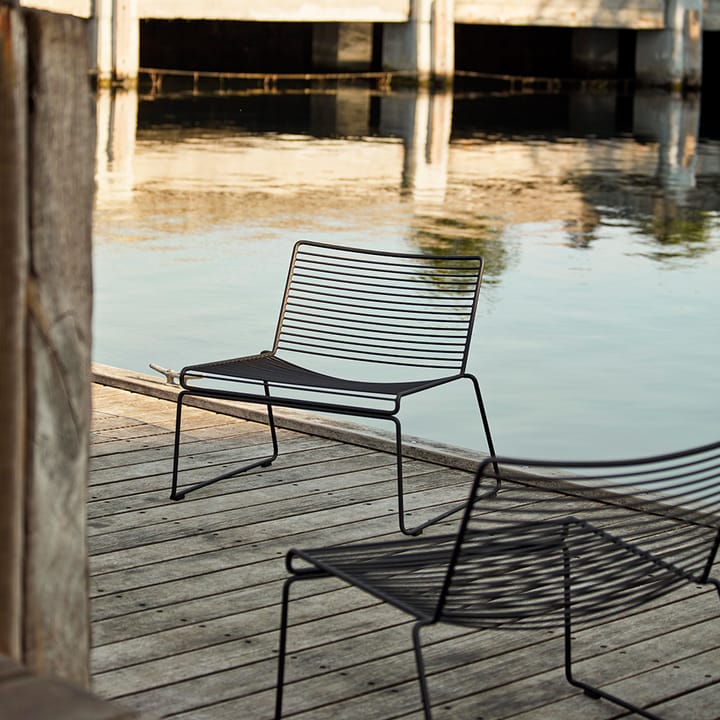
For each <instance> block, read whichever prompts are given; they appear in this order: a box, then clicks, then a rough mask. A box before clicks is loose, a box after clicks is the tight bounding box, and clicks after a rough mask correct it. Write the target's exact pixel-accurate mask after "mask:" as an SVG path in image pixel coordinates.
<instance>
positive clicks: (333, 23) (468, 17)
mask: <svg viewBox="0 0 720 720" xmlns="http://www.w3.org/2000/svg"><path fill="white" fill-rule="evenodd" d="M21 4H24V5H28V6H34V7H41V8H45V9H48V10H54V11H57V12H67V13H72V14H75V15H79V16H82V17H88V18H91V19H92V22H93V25H94V29H95V32H94V34H93V36H94V48H93V52H94V53H95V57H96V65H97V73H98V78H99V81H100V84H113V83H115V84H124V85H133V84H134V83H136V82H137V75H138V68H139V45H140V32H139V23H140V21H142V20H147V19H158V20H216V21H217V20H220V21H222V20H229V21H243V22H258V23H274V22H284V23H285V22H297V23H312V24H313V58H317V59H318V60H320V61H322V62H323V63H324V64H326V65H327V64H328V63H332V65H334V67H336V68H337V69H338V70H341V71H342V70H353V69H357V67H358V66H361V65H362V64H363V63H364V62H366V61H368V58H369V57H371V56H372V53H373V51H374V52H375V53H376V54H378V53H379V55H380V57H381V62H382V67H383V70H386V71H390V72H393V71H398V72H399V71H402V72H410V73H412V74H413V77H415V78H416V79H417V81H418V83H419V84H421V85H423V84H430V83H432V84H443V83H448V82H450V81H451V80H452V77H453V74H454V59H455V48H454V36H455V35H454V31H455V26H456V25H483V26H515V27H545V28H548V27H559V28H571V29H572V31H573V39H572V52H573V61H576V62H578V63H580V64H582V65H585V66H587V67H588V68H590V69H591V68H604V69H607V68H609V69H612V67H613V66H616V65H617V63H618V55H619V39H618V34H619V32H621V31H626V30H631V31H636V43H635V59H634V62H635V77H636V80H637V82H638V83H639V84H641V85H652V86H663V87H667V88H673V89H680V88H693V87H698V86H699V85H700V84H701V80H702V43H703V35H704V34H705V33H707V32H716V31H720V0H264V2H262V3H258V2H256V0H213V2H197V0H21ZM378 24H381V25H382V34H381V37H382V41H381V43H382V47H381V48H375V49H373V37H374V35H373V28H374V27H375V26H377V25H378Z"/></svg>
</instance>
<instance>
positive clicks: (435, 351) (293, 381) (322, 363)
mask: <svg viewBox="0 0 720 720" xmlns="http://www.w3.org/2000/svg"><path fill="white" fill-rule="evenodd" d="M482 273H483V259H482V258H481V257H479V256H464V255H463V256H457V255H448V256H444V255H433V256H425V255H413V254H406V253H391V252H381V251H377V250H361V249H357V248H351V247H339V246H335V245H327V244H322V243H313V242H299V243H297V244H296V245H295V248H294V251H293V254H292V260H291V263H290V269H289V272H288V277H287V283H286V287H285V295H284V299H283V303H282V308H281V310H280V317H279V320H278V324H277V329H276V333H275V342H274V345H273V348H272V350H269V351H265V352H261V353H259V354H257V355H250V356H247V357H239V358H234V359H230V360H221V361H218V362H208V363H202V364H199V365H190V366H187V367H185V368H183V370H182V371H181V372H180V376H179V382H180V385H181V387H182V390H181V391H180V393H179V394H178V398H177V418H176V425H175V449H174V460H173V470H172V490H171V497H172V499H174V500H180V499H182V498H184V497H185V496H186V495H187V494H188V493H190V492H194V491H195V490H198V489H199V488H202V487H206V486H207V485H210V484H212V483H215V482H218V481H219V480H223V479H226V478H229V477H233V476H236V475H239V474H240V473H243V472H245V471H247V470H250V469H252V468H256V467H266V466H268V465H270V464H271V463H272V462H273V461H274V460H275V458H276V457H277V455H278V441H277V434H276V431H275V422H274V418H273V407H274V406H281V407H285V408H296V409H301V410H311V411H321V412H328V413H338V414H343V415H350V416H357V417H366V418H379V419H385V420H390V421H391V422H393V423H394V425H395V449H396V456H397V461H396V463H397V496H398V517H399V525H400V529H401V530H402V532H403V533H406V534H409V535H414V534H419V533H420V532H421V531H422V530H423V528H425V527H427V526H428V525H430V524H431V523H433V522H435V521H437V520H439V519H441V518H444V517H447V516H448V515H450V514H452V513H453V512H457V511H458V510H460V509H462V507H463V506H464V504H463V505H458V506H456V507H453V508H450V509H448V510H445V511H444V512H442V513H441V514H439V515H438V516H437V517H434V518H431V519H430V520H427V521H425V522H423V523H421V524H418V525H416V526H415V527H413V528H408V527H407V526H406V523H405V501H404V489H403V464H402V463H403V458H402V452H403V449H402V428H401V423H400V419H399V417H398V413H399V411H400V404H401V401H402V400H403V399H404V398H406V397H408V396H410V395H414V394H416V393H419V392H421V391H423V390H429V389H431V388H436V387H438V386H440V385H444V384H446V383H449V382H452V381H454V380H461V379H467V380H469V381H470V382H471V383H472V386H473V388H474V393H475V397H476V399H477V404H478V408H479V410H480V417H481V419H482V423H483V428H484V431H485V438H486V441H487V446H488V450H489V453H490V455H494V452H495V451H494V448H493V443H492V438H491V436H490V427H489V425H488V419H487V415H486V412H485V406H484V404H483V399H482V396H481V393H480V386H479V384H478V380H477V378H476V377H475V376H474V375H473V374H471V373H469V372H467V369H466V367H467V360H468V352H469V348H470V338H471V334H472V329H473V322H474V319H475V313H476V307H477V301H478V293H479V289H480V283H481V279H482ZM190 397H210V398H219V399H223V400H238V401H243V402H250V403H260V404H262V405H265V406H266V407H267V413H268V424H269V428H270V437H271V441H272V454H271V455H269V456H267V457H263V458H261V459H259V460H255V461H254V462H251V463H249V464H246V465H244V466H242V467H239V468H235V469H232V470H230V471H228V472H224V473H222V474H220V475H217V476H215V477H212V478H210V479H208V480H203V481H201V482H196V483H195V484H193V485H190V486H182V487H178V465H179V456H180V433H181V421H182V418H181V415H182V408H183V403H184V402H185V401H186V399H187V398H190Z"/></svg>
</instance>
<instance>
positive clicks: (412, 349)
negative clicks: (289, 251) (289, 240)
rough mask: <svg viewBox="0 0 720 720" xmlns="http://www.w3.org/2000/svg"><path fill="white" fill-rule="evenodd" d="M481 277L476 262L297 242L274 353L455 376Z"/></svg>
mask: <svg viewBox="0 0 720 720" xmlns="http://www.w3.org/2000/svg"><path fill="white" fill-rule="evenodd" d="M482 272H483V259H482V258H481V257H479V256H456V255H417V254H406V253H392V252H383V251H378V250H361V249H356V248H352V247H342V246H336V245H328V244H323V243H314V242H299V243H297V244H296V245H295V249H294V252H293V256H292V261H291V265H290V270H289V272H288V279H287V284H286V288H285V296H284V299H283V305H282V309H281V313H280V319H279V322H278V327H277V332H276V336H275V346H274V351H278V350H282V351H286V352H294V353H303V354H304V355H313V356H316V357H324V358H334V359H337V360H344V361H360V362H362V363H374V364H376V365H377V364H382V365H385V366H396V367H404V368H423V369H425V370H430V369H431V370H433V371H436V372H435V373H434V374H443V375H452V374H454V373H462V372H464V371H465V367H466V363H467V358H468V351H469V346H470V338H471V333H472V327H473V322H474V319H475V312H476V307H477V299H478V292H479V288H480V282H481V278H482Z"/></svg>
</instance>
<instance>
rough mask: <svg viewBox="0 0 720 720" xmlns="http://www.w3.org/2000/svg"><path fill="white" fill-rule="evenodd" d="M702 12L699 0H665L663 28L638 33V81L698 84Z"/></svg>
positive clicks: (678, 85) (672, 86) (677, 85)
mask: <svg viewBox="0 0 720 720" xmlns="http://www.w3.org/2000/svg"><path fill="white" fill-rule="evenodd" d="M702 13H703V1H702V0H667V4H666V6H665V29H664V30H647V31H640V32H638V34H637V48H636V54H635V77H636V80H637V82H638V84H640V85H647V86H658V87H666V88H670V89H673V90H681V89H682V88H696V87H700V84H701V81H702Z"/></svg>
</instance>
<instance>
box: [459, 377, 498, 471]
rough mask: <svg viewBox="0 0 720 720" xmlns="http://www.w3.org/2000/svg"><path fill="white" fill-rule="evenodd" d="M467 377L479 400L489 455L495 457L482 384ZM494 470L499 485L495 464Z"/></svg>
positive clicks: (495, 465)
mask: <svg viewBox="0 0 720 720" xmlns="http://www.w3.org/2000/svg"><path fill="white" fill-rule="evenodd" d="M465 377H466V378H468V380H470V382H471V383H472V384H473V387H474V388H475V399H476V400H477V404H478V408H479V410H480V417H481V418H482V423H483V429H484V430H485V440H486V441H487V445H488V453H489V454H490V456H491V457H495V446H494V444H493V441H492V435H491V434H490V422H489V421H488V417H487V412H486V411H485V403H484V402H483V398H482V393H481V392H480V383H479V382H478V379H477V378H476V377H475V376H474V375H473V374H471V373H466V374H465ZM493 469H494V470H495V473H496V474H497V476H498V483H499V478H500V469H499V468H498V466H497V463H493Z"/></svg>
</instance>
